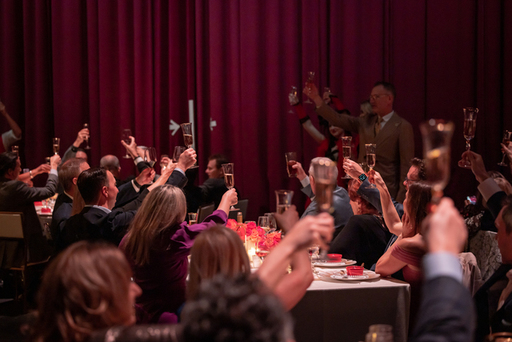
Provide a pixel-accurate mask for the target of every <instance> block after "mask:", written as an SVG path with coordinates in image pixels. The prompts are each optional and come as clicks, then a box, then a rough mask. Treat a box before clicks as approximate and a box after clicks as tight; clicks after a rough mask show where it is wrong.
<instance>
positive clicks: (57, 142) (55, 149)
mask: <svg viewBox="0 0 512 342" xmlns="http://www.w3.org/2000/svg"><path fill="white" fill-rule="evenodd" d="M59 149H60V138H53V153H54V154H59Z"/></svg>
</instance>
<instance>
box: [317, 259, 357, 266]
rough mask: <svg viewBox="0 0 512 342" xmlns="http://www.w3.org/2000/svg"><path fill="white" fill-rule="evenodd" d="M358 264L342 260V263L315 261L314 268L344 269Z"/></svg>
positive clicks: (353, 261)
mask: <svg viewBox="0 0 512 342" xmlns="http://www.w3.org/2000/svg"><path fill="white" fill-rule="evenodd" d="M356 263H357V262H356V261H355V260H348V259H341V262H320V261H314V262H313V266H315V267H343V266H350V265H354V264H356Z"/></svg>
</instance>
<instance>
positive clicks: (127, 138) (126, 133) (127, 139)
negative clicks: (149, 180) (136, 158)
mask: <svg viewBox="0 0 512 342" xmlns="http://www.w3.org/2000/svg"><path fill="white" fill-rule="evenodd" d="M131 135H132V130H131V129H129V128H127V129H123V137H122V139H123V140H124V142H125V143H126V144H127V145H130V142H131V140H130V137H131ZM123 158H124V159H131V158H132V157H130V155H129V154H128V151H126V155H124V156H123Z"/></svg>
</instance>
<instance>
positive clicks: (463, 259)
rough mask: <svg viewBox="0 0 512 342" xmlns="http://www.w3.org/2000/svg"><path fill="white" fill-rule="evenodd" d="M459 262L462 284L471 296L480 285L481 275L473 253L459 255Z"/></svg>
mask: <svg viewBox="0 0 512 342" xmlns="http://www.w3.org/2000/svg"><path fill="white" fill-rule="evenodd" d="M459 262H460V266H461V268H462V283H463V284H464V286H465V287H466V288H467V289H468V290H469V292H470V293H471V295H472V296H473V295H474V294H475V293H476V291H477V290H478V289H479V288H480V286H481V285H482V283H483V282H482V275H481V273H480V269H479V268H478V264H477V262H476V257H475V255H474V254H473V253H471V252H469V253H460V254H459Z"/></svg>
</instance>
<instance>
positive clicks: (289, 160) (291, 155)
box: [284, 152, 297, 177]
mask: <svg viewBox="0 0 512 342" xmlns="http://www.w3.org/2000/svg"><path fill="white" fill-rule="evenodd" d="M284 157H285V160H286V167H287V171H288V177H296V176H297V170H296V169H295V168H293V165H295V164H297V152H286V153H285V154H284Z"/></svg>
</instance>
